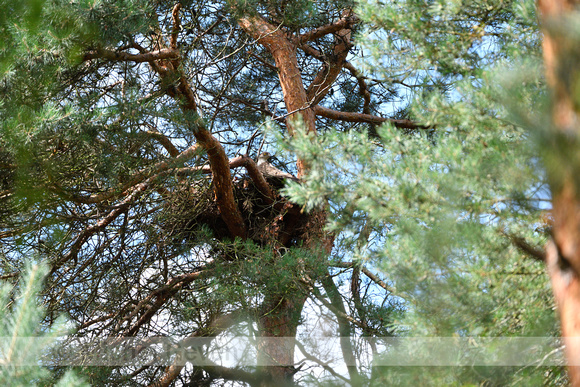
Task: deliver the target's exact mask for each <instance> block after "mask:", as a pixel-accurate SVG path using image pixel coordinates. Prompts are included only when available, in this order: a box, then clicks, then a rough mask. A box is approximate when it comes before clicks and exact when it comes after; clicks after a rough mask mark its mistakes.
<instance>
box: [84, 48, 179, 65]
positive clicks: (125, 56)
mask: <svg viewBox="0 0 580 387" xmlns="http://www.w3.org/2000/svg"><path fill="white" fill-rule="evenodd" d="M178 57H179V51H177V50H174V49H173V48H162V49H160V50H157V51H152V52H147V53H142V54H129V53H128V52H125V51H112V50H107V49H104V48H98V49H96V50H92V51H89V52H87V53H86V54H85V55H84V57H83V61H88V60H92V59H107V60H112V61H125V62H136V63H142V62H153V61H155V60H164V59H177V58H178Z"/></svg>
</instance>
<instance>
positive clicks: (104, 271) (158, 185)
mask: <svg viewBox="0 0 580 387" xmlns="http://www.w3.org/2000/svg"><path fill="white" fill-rule="evenodd" d="M39 15H40V16H38V18H37V19H35V20H36V21H35V23H34V29H30V30H29V31H28V33H25V34H22V31H24V30H25V29H26V28H27V27H26V26H25V25H21V24H19V23H18V22H14V21H10V22H9V23H8V22H4V21H3V20H1V19H0V27H3V28H5V30H6V31H8V30H9V31H10V33H11V35H10V36H11V37H12V40H11V42H13V44H12V45H10V46H8V45H6V46H5V47H4V48H3V49H5V50H10V56H7V58H8V59H6V61H5V62H3V65H4V66H5V69H3V73H2V83H1V84H0V87H2V93H1V94H0V95H1V96H2V97H1V98H2V99H1V101H2V103H1V109H0V117H1V120H0V122H1V123H0V128H1V131H2V137H1V138H0V157H1V159H0V160H1V163H0V184H1V187H0V214H1V216H0V239H2V249H3V254H4V255H3V258H4V259H3V261H2V277H1V278H3V279H4V280H6V279H11V278H16V277H18V276H19V275H20V273H21V272H22V268H23V262H24V259H23V257H26V256H29V255H30V254H31V253H34V254H37V255H39V256H40V257H42V258H43V259H44V260H45V261H46V262H47V264H48V265H49V267H50V272H49V275H48V278H47V283H46V288H45V290H44V293H43V294H44V295H45V296H44V298H45V300H46V302H47V305H48V312H49V315H48V317H47V319H46V320H47V321H46V322H47V323H50V322H51V321H53V320H54V318H55V316H57V315H60V314H62V313H63V312H65V313H67V314H68V315H69V318H70V319H71V321H72V322H73V323H75V324H76V327H77V332H76V336H77V337H87V338H95V337H107V336H137V337H150V336H169V337H171V338H172V340H175V341H176V344H177V343H178V341H179V339H178V338H182V337H189V338H199V337H205V338H207V345H205V346H204V350H206V351H210V350H212V349H214V350H215V349H217V350H219V349H220V348H219V346H220V343H221V342H222V341H221V340H222V339H227V338H229V337H232V336H250V337H255V338H258V342H257V343H256V348H257V349H258V350H259V351H260V352H259V354H258V355H257V361H258V364H260V365H264V364H269V366H268V367H256V366H248V365H243V366H239V367H230V366H229V365H228V366H227V367H226V366H219V365H207V364H197V363H193V364H191V365H190V366H188V367H184V366H183V364H181V363H180V362H179V361H178V359H177V358H175V363H174V364H173V365H170V366H168V367H165V366H161V365H153V366H150V367H141V368H131V367H111V368H98V369H97V368H90V367H89V368H85V369H83V372H84V373H85V375H86V376H87V378H88V379H89V380H90V381H91V382H92V383H94V384H98V383H108V384H121V385H125V384H133V383H135V384H136V383H139V384H153V383H157V384H156V385H170V384H172V383H173V384H177V385H179V384H190V385H212V384H214V385H215V384H219V383H226V382H227V381H231V382H232V383H239V384H242V383H245V384H250V385H273V384H278V385H285V384H288V385H290V384H293V383H297V384H306V385H310V384H315V383H321V384H322V383H326V382H327V383H342V382H344V381H345V380H346V382H348V383H350V384H352V385H364V384H372V383H375V384H377V385H381V383H384V381H385V380H402V379H405V378H407V377H412V378H415V377H417V375H419V378H427V379H428V380H427V381H426V382H428V381H429V378H431V382H432V383H434V384H437V383H441V382H447V381H452V382H455V383H458V384H465V383H496V384H502V385H503V384H508V383H514V384H517V383H519V382H521V381H522V380H525V381H528V382H529V381H536V380H541V379H542V378H547V379H551V380H552V381H553V380H554V375H559V374H558V372H560V371H561V370H560V369H558V368H551V369H549V370H548V373H546V372H544V371H545V370H544V369H542V368H539V369H537V368H533V369H530V368H526V369H523V370H519V369H518V370H517V371H518V372H516V373H514V370H513V369H510V370H509V371H507V372H504V373H501V374H499V373H496V374H495V375H494V374H493V373H489V372H484V371H485V370H484V369H478V368H473V367H467V368H468V369H465V368H454V369H450V368H446V369H444V370H441V372H440V374H439V375H438V376H437V378H438V379H435V378H433V377H432V376H431V377H429V376H426V375H425V374H424V373H423V376H420V375H421V372H423V371H424V370H418V371H417V372H414V373H411V374H409V373H401V372H398V371H400V370H398V369H394V368H387V369H386V371H385V369H383V368H378V367H375V368H372V367H371V366H370V362H368V361H367V360H368V359H367V356H375V357H376V359H378V360H380V358H379V357H378V355H379V354H378V353H377V352H379V351H380V350H381V349H380V348H378V349H377V347H376V346H373V345H372V344H369V343H366V342H365V340H366V339H369V340H370V339H372V338H385V337H390V336H394V335H400V336H405V335H435V336H445V335H453V334H456V335H484V336H509V335H515V336H518V335H519V336H523V335H530V336H533V335H545V334H553V333H555V332H556V324H555V321H554V316H553V312H552V308H551V306H552V303H553V302H552V298H551V296H550V292H549V290H548V289H547V286H546V283H547V278H546V276H544V275H543V266H542V263H541V262H539V261H540V260H541V258H539V257H540V256H541V255H542V254H543V252H541V249H540V247H539V246H541V245H542V244H543V243H544V242H545V240H546V238H547V232H546V230H545V229H546V227H547V225H546V222H545V221H543V220H542V209H543V208H544V207H542V203H543V201H544V200H548V194H547V190H546V182H545V179H544V175H543V173H542V170H541V168H540V167H539V166H538V161H537V157H536V156H537V152H536V150H535V149H534V148H533V147H531V146H530V140H529V135H528V133H527V132H526V131H524V130H523V129H522V125H521V124H520V123H518V122H517V120H516V118H514V117H513V116H511V115H510V113H509V111H508V109H507V108H506V105H507V104H506V100H507V99H509V98H511V96H514V95H515V96H517V103H514V105H517V106H518V107H519V108H520V109H525V108H526V107H529V108H532V107H534V106H535V105H534V99H533V98H534V96H535V95H541V94H542V93H544V89H543V86H542V85H541V84H540V83H539V82H533V81H532V82H529V83H528V84H527V85H526V87H523V88H520V89H517V88H516V87H515V86H513V87H508V86H509V85H507V83H509V82H511V83H512V84H514V85H517V84H518V82H517V79H516V77H515V76H511V77H505V79H504V80H501V79H499V78H498V77H499V76H498V75H497V74H495V72H496V71H500V70H499V69H500V68H506V67H507V68H514V67H515V66H519V65H521V63H522V61H523V60H524V59H527V60H528V61H530V62H532V61H533V60H534V59H535V58H539V53H538V52H539V51H538V47H539V40H538V27H537V25H536V22H535V14H534V9H533V4H532V3H531V2H523V3H522V2H508V3H506V2H500V1H491V0H490V1H481V2H477V3H474V4H472V5H464V6H462V5H461V4H460V3H457V2H418V1H403V2H393V3H386V4H382V3H374V2H369V3H364V4H361V5H360V6H358V7H355V4H354V2H351V1H343V0H337V1H309V0H295V1H286V2H279V1H275V0H255V1H243V2H242V1H217V2H211V3H207V2H202V1H194V0H190V1H185V0H184V1H181V2H179V3H173V2H167V1H162V0H108V1H104V0H103V1H99V0H87V1H78V2H77V1H75V2H68V1H60V0H46V1H45V2H44V3H43V6H42V8H41V11H40V13H39ZM357 42H358V43H357ZM497 62H501V63H497ZM501 66H503V67H501ZM527 66H528V67H529V68H530V69H533V68H534V67H533V65H532V64H528V65H527ZM530 79H533V77H530ZM526 81H527V80H526ZM515 100H516V98H514V101H515ZM526 104H527V105H526ZM263 151H269V152H270V153H272V154H275V156H276V157H275V158H273V160H271V161H270V162H272V163H273V166H274V167H275V168H277V169H279V170H284V171H286V172H288V173H291V174H293V175H294V176H296V177H297V178H298V179H300V183H296V182H293V181H290V180H292V179H287V180H286V181H282V182H280V181H277V182H273V181H272V180H271V179H268V178H267V176H264V175H262V173H261V172H260V169H259V168H258V167H257V165H256V162H255V160H256V159H257V157H258V155H259V154H260V153H262V152H263ZM282 187H284V188H282ZM322 331H328V332H329V335H331V336H340V337H341V339H340V340H339V342H340V350H337V351H336V352H337V353H339V355H340V357H341V360H340V361H338V362H334V363H330V364H331V365H329V364H327V363H326V360H325V359H324V358H323V357H321V356H317V355H318V354H317V353H316V352H315V350H321V348H319V347H317V346H316V345H313V346H307V345H306V346H305V345H304V343H305V342H308V339H310V340H311V341H312V340H314V341H316V340H315V339H312V338H310V334H311V332H314V333H317V332H322ZM269 338H275V339H276V338H277V339H280V340H279V341H274V340H269ZM359 339H360V340H359ZM370 343H372V341H370ZM296 348H299V350H296ZM368 348H370V349H368ZM369 354H370V355H369ZM333 355H336V354H333ZM295 358H300V359H304V360H303V362H302V366H304V369H302V368H301V367H302V366H301V365H299V364H295ZM343 363H344V364H346V367H344V366H343ZM310 365H317V366H318V367H320V369H322V370H323V371H321V372H322V376H321V377H320V378H319V380H317V379H316V378H315V377H314V376H313V375H310V374H309V372H308V366H310ZM344 369H346V370H344Z"/></svg>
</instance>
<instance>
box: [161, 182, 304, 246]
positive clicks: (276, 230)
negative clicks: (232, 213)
mask: <svg viewBox="0 0 580 387" xmlns="http://www.w3.org/2000/svg"><path fill="white" fill-rule="evenodd" d="M269 183H270V185H271V186H272V188H273V191H274V192H275V193H276V195H277V197H276V201H275V202H274V203H273V204H272V203H270V202H271V201H269V200H267V198H265V197H264V195H263V194H262V193H261V192H260V191H259V190H258V189H257V188H256V186H255V185H254V183H253V181H252V180H251V179H250V178H249V177H244V178H242V179H240V180H236V181H235V182H234V197H235V200H236V203H237V205H238V208H239V210H240V212H241V214H242V217H243V218H244V222H245V225H246V229H247V235H248V238H249V239H251V240H253V241H254V242H256V243H257V244H260V245H265V244H273V245H276V246H279V247H282V246H284V247H291V246H294V245H297V244H300V243H301V241H303V240H304V238H305V232H306V231H307V230H306V225H307V223H308V219H309V215H308V214H306V213H302V212H301V211H300V207H299V206H298V205H296V204H293V203H290V202H289V201H287V200H286V199H285V198H283V197H282V196H281V195H279V194H278V191H277V190H276V189H277V188H278V189H279V188H280V184H278V183H279V182H277V181H269ZM226 216H227V215H226ZM159 224H160V225H161V227H162V229H163V230H164V231H165V233H166V235H167V236H168V237H169V239H170V240H171V241H172V242H173V243H180V244H182V243H187V242H189V243H193V244H197V243H199V242H201V241H199V240H198V239H199V235H200V230H201V229H202V228H205V229H209V230H211V233H212V234H213V237H214V238H216V239H217V240H219V241H221V242H225V241H226V240H228V239H229V240H231V239H233V238H232V237H231V235H230V232H229V230H228V228H227V226H226V224H225V222H224V221H223V219H222V217H221V215H220V213H219V210H218V206H217V203H216V201H215V194H214V188H213V186H212V184H211V182H210V179H200V180H198V181H197V184H196V185H195V186H192V185H185V184H184V185H182V186H181V187H179V188H178V189H176V190H175V191H174V194H173V195H172V196H171V199H170V200H169V201H168V202H167V203H166V205H165V207H164V209H163V211H162V213H161V215H160V217H159Z"/></svg>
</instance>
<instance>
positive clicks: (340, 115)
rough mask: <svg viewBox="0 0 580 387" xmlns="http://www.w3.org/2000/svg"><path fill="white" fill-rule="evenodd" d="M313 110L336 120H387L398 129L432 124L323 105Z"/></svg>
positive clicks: (424, 126) (378, 121) (421, 127)
mask: <svg viewBox="0 0 580 387" xmlns="http://www.w3.org/2000/svg"><path fill="white" fill-rule="evenodd" d="M314 112H315V113H316V115H317V116H321V117H326V118H330V119H333V120H338V121H346V122H366V123H368V124H377V125H378V124H382V123H385V122H389V123H391V124H393V126H395V127H397V128H400V129H430V128H432V126H427V125H421V124H417V123H416V122H413V121H411V120H396V119H393V118H385V117H379V116H374V115H372V114H364V113H354V112H341V111H338V110H332V109H329V108H325V107H324V106H316V107H315V108H314Z"/></svg>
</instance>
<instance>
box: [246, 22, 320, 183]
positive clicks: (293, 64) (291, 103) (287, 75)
mask: <svg viewBox="0 0 580 387" xmlns="http://www.w3.org/2000/svg"><path fill="white" fill-rule="evenodd" d="M238 24H239V25H240V27H241V28H242V29H243V30H244V31H246V33H247V34H249V35H250V36H252V37H253V38H254V39H255V40H256V41H257V42H258V43H260V44H261V45H263V46H264V47H266V49H267V50H268V51H270V54H271V55H272V56H273V57H274V61H275V62H276V67H277V68H278V77H279V79H280V85H281V86H282V93H283V95H284V102H285V104H286V110H287V111H288V112H291V114H290V115H289V117H288V121H287V124H288V125H287V126H288V131H289V133H290V135H293V133H294V128H295V126H296V124H295V122H296V119H297V118H298V117H302V120H303V123H304V125H305V126H306V128H307V131H308V132H313V133H315V132H316V127H315V116H314V112H313V111H312V109H310V105H309V103H308V97H307V95H306V90H305V89H304V84H303V83H302V74H301V73H300V69H299V67H298V59H297V57H296V47H297V44H296V43H295V42H294V40H293V39H291V38H289V37H288V36H287V34H286V33H285V32H284V31H282V30H280V29H279V28H277V27H276V26H274V25H272V24H270V23H268V22H267V21H266V20H264V19H263V18H261V17H260V16H245V17H242V18H241V19H240V20H239V21H238ZM297 169H298V173H297V176H298V178H300V177H302V176H303V175H304V173H305V172H306V170H307V169H308V166H307V165H306V163H305V162H304V161H303V160H301V159H299V160H298V162H297Z"/></svg>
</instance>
